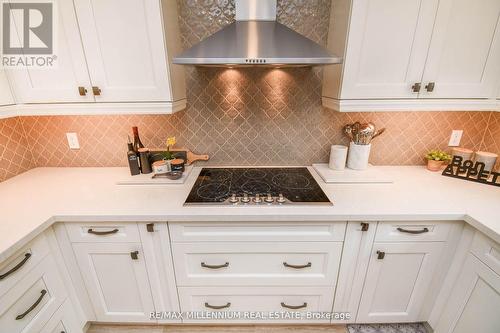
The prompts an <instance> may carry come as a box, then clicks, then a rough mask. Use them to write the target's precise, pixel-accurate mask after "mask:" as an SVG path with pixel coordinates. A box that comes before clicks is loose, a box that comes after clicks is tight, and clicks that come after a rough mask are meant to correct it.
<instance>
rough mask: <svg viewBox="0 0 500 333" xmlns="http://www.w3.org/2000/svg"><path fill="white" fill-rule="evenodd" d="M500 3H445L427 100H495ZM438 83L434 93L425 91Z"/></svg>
mask: <svg viewBox="0 0 500 333" xmlns="http://www.w3.org/2000/svg"><path fill="white" fill-rule="evenodd" d="M499 17H500V1H498V0H477V1H469V0H441V1H440V4H439V9H438V12H437V16H436V24H435V26H434V32H433V35H432V42H431V46H430V48H429V55H428V58H427V63H426V66H425V72H424V76H423V80H422V88H423V89H422V94H421V96H422V97H425V98H490V97H494V96H495V93H496V91H495V90H496V87H497V82H498V76H499V75H500V27H499V26H500V24H499ZM429 82H434V89H433V91H431V92H428V91H427V89H425V88H424V86H425V85H427V84H428V83H429Z"/></svg>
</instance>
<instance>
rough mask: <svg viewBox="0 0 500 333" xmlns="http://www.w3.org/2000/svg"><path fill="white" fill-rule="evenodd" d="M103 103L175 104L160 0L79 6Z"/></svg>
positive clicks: (92, 1)
mask: <svg viewBox="0 0 500 333" xmlns="http://www.w3.org/2000/svg"><path fill="white" fill-rule="evenodd" d="M75 6H76V12H77V16H78V22H79V25H80V31H81V34H82V39H83V45H84V48H85V54H86V56H87V61H88V65H89V71H90V76H91V78H92V83H93V85H94V86H97V87H99V88H100V89H101V92H100V96H96V100H97V101H99V102H127V101H129V102H141V101H145V102H147V101H170V100H171V92H170V89H169V85H168V79H167V67H166V54H165V47H164V38H163V28H162V21H161V8H160V1H158V0H75Z"/></svg>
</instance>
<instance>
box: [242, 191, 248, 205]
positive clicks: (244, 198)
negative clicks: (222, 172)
mask: <svg viewBox="0 0 500 333" xmlns="http://www.w3.org/2000/svg"><path fill="white" fill-rule="evenodd" d="M241 202H243V203H249V202H250V198H249V197H248V193H243V198H241Z"/></svg>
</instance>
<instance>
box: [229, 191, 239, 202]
mask: <svg viewBox="0 0 500 333" xmlns="http://www.w3.org/2000/svg"><path fill="white" fill-rule="evenodd" d="M229 202H230V203H237V202H238V198H237V197H236V194H234V193H233V194H232V195H231V198H229Z"/></svg>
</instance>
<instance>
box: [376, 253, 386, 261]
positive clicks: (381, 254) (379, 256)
mask: <svg viewBox="0 0 500 333" xmlns="http://www.w3.org/2000/svg"><path fill="white" fill-rule="evenodd" d="M384 258H385V252H383V251H377V259H384Z"/></svg>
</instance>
